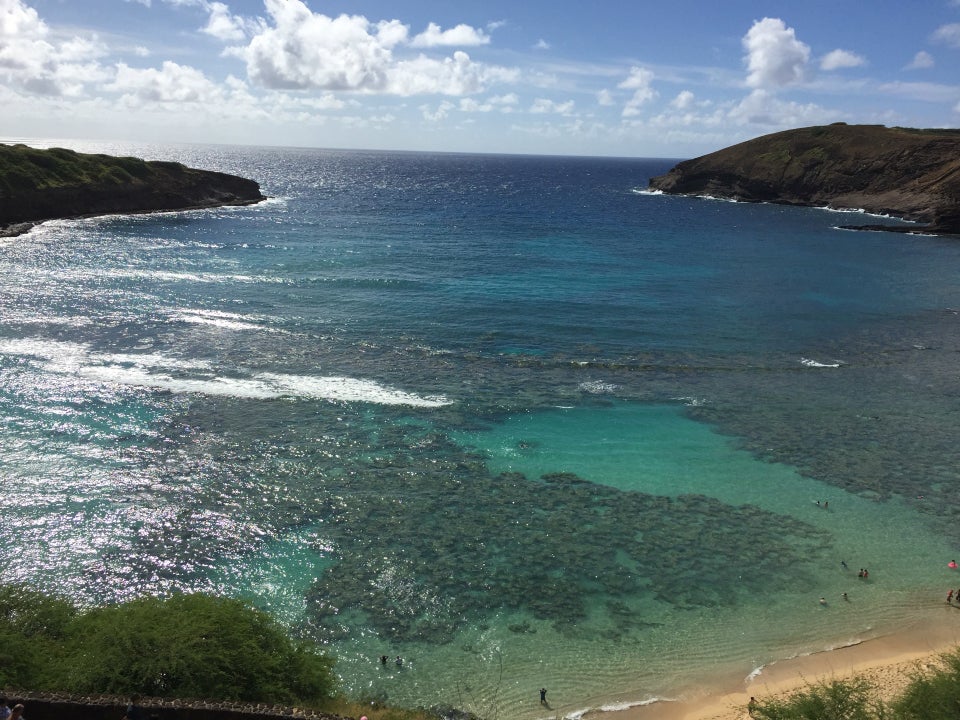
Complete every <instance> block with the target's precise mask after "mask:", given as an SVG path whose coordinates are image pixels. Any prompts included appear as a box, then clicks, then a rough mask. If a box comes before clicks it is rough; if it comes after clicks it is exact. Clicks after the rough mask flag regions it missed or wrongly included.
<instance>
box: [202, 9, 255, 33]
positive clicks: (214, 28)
mask: <svg viewBox="0 0 960 720" xmlns="http://www.w3.org/2000/svg"><path fill="white" fill-rule="evenodd" d="M209 10H210V19H209V20H208V21H207V25H206V27H205V28H203V32H205V33H207V35H212V36H213V37H215V38H217V39H218V40H223V41H225V42H236V41H238V40H243V39H244V38H245V37H246V33H245V32H244V30H243V25H244V23H243V21H242V20H241V19H240V18H238V17H235V16H234V15H232V14H231V13H230V8H228V7H227V6H226V5H225V4H224V3H222V2H212V3H210V7H209Z"/></svg>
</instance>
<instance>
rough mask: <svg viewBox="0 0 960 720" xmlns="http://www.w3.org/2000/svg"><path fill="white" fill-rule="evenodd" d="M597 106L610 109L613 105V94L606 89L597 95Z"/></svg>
mask: <svg viewBox="0 0 960 720" xmlns="http://www.w3.org/2000/svg"><path fill="white" fill-rule="evenodd" d="M597 104H598V105H603V106H605V107H609V106H610V105H613V104H614V102H613V93H612V92H610V91H609V90H607V89H606V88H604V89H603V90H600V91H599V92H598V93H597Z"/></svg>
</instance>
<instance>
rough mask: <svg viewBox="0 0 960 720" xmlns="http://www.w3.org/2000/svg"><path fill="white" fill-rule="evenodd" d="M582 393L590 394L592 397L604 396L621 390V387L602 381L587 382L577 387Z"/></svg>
mask: <svg viewBox="0 0 960 720" xmlns="http://www.w3.org/2000/svg"><path fill="white" fill-rule="evenodd" d="M577 389H579V390H580V391H581V392H585V393H590V394H591V395H604V394H606V393H613V392H616V391H617V390H619V389H620V386H619V385H617V384H615V383H609V382H603V381H602V380H587V381H585V382H582V383H580V384H579V385H578V386H577Z"/></svg>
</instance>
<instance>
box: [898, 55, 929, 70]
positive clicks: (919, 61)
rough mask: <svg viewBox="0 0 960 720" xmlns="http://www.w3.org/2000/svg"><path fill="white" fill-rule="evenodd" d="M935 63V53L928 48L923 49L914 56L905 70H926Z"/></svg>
mask: <svg viewBox="0 0 960 720" xmlns="http://www.w3.org/2000/svg"><path fill="white" fill-rule="evenodd" d="M933 65H934V61H933V55H931V54H930V53H928V52H927V51H926V50H921V51H920V52H918V53H917V54H916V55H914V56H913V60H911V61H910V63H909V64H908V65H907V66H906V67H905V68H904V69H905V70H925V69H927V68H932V67H933Z"/></svg>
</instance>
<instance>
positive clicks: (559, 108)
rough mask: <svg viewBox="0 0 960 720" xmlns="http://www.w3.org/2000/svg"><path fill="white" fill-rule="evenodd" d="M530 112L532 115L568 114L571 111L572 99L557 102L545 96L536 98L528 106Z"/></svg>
mask: <svg viewBox="0 0 960 720" xmlns="http://www.w3.org/2000/svg"><path fill="white" fill-rule="evenodd" d="M530 112H531V113H533V114H534V115H543V114H546V113H556V114H558V115H570V114H571V113H572V112H573V100H567V101H566V102H562V103H558V102H554V101H553V100H549V99H547V98H536V99H535V100H534V101H533V104H532V105H531V106H530Z"/></svg>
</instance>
